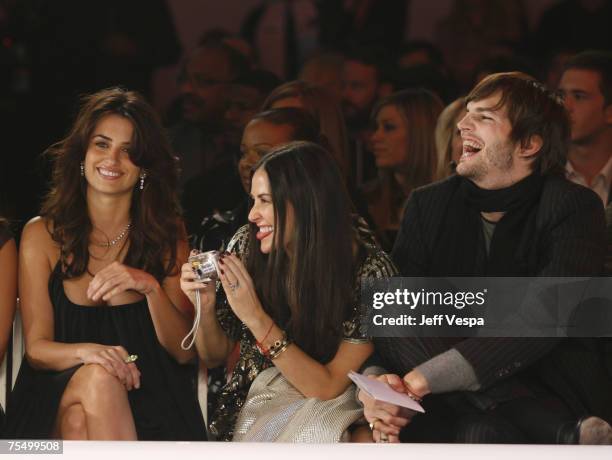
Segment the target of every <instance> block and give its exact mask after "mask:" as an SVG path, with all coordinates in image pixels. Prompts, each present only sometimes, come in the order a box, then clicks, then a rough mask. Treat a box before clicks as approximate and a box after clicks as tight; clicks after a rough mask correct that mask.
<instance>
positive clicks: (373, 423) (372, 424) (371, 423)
mask: <svg viewBox="0 0 612 460" xmlns="http://www.w3.org/2000/svg"><path fill="white" fill-rule="evenodd" d="M376 422H378V419H377V418H375V419H374V420H372V421H371V422H370V431H374V426H375V425H376Z"/></svg>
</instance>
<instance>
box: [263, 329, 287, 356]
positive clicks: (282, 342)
mask: <svg viewBox="0 0 612 460" xmlns="http://www.w3.org/2000/svg"><path fill="white" fill-rule="evenodd" d="M290 343H291V342H290V341H289V339H287V333H286V332H285V331H283V337H282V338H280V339H278V340H275V341H274V343H273V344H272V345H270V348H268V357H269V358H270V359H276V358H278V357H279V355H280V354H281V353H282V352H283V351H285V350H286V349H287V347H288V346H289V344H290Z"/></svg>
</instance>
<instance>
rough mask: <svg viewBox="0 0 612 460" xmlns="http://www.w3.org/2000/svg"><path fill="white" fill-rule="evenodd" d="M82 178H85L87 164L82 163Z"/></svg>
mask: <svg viewBox="0 0 612 460" xmlns="http://www.w3.org/2000/svg"><path fill="white" fill-rule="evenodd" d="M81 177H85V163H84V162H82V161H81Z"/></svg>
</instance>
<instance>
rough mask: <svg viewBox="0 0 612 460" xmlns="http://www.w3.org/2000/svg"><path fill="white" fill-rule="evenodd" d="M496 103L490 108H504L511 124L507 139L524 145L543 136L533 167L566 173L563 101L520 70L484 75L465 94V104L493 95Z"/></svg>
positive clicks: (566, 129) (543, 171)
mask: <svg viewBox="0 0 612 460" xmlns="http://www.w3.org/2000/svg"><path fill="white" fill-rule="evenodd" d="M498 93H499V95H500V99H499V102H498V103H497V105H496V106H495V107H491V109H492V110H499V109H501V108H505V109H506V112H507V114H508V119H509V120H510V124H511V126H512V131H511V132H510V139H511V140H512V141H514V142H517V143H520V144H521V145H522V146H525V145H526V144H527V143H528V142H529V139H530V138H531V136H534V135H538V136H540V137H541V138H542V142H543V143H542V147H541V148H540V151H539V152H538V154H537V156H536V159H535V162H534V164H533V170H534V171H535V172H538V173H540V174H542V175H544V174H555V175H563V174H565V163H566V161H567V160H566V159H567V150H568V146H569V140H570V122H569V118H568V115H567V112H566V110H565V108H564V107H563V102H562V101H561V99H560V98H559V97H558V96H557V94H556V93H554V92H552V91H550V90H549V89H548V88H547V87H546V86H544V85H543V84H542V83H540V82H538V81H537V80H536V79H535V78H533V77H532V76H530V75H527V74H525V73H522V72H505V73H494V74H491V75H489V76H487V77H485V78H484V79H483V80H482V81H481V82H480V83H478V84H477V85H476V86H475V87H474V89H472V91H471V92H470V94H468V96H467V97H466V99H465V101H466V104H468V103H469V102H472V101H480V100H482V99H486V98H488V97H490V96H493V95H495V94H498Z"/></svg>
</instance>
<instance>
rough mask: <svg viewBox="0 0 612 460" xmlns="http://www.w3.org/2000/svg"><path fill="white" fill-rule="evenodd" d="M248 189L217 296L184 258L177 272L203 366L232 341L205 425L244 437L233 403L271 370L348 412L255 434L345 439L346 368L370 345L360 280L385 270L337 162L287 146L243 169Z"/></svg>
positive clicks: (302, 145)
mask: <svg viewBox="0 0 612 460" xmlns="http://www.w3.org/2000/svg"><path fill="white" fill-rule="evenodd" d="M250 195H251V200H252V206H251V210H250V212H249V224H248V225H247V226H244V227H242V228H241V229H240V230H238V232H237V233H236V235H235V236H234V238H233V239H232V241H231V243H230V245H229V250H230V251H232V252H233V253H225V254H224V255H222V256H221V259H220V261H219V268H220V283H218V286H217V288H218V289H217V291H218V292H217V293H215V286H214V285H213V284H212V283H206V282H198V281H197V280H196V279H195V275H194V273H193V271H192V269H191V266H190V265H189V264H185V265H183V268H182V277H181V287H182V289H183V291H184V292H185V293H186V294H188V295H189V297H190V298H191V300H192V301H193V302H194V303H195V296H196V295H199V296H200V299H201V305H202V321H201V323H200V326H199V329H198V331H197V336H196V346H197V350H198V354H199V355H200V357H201V358H202V359H203V360H204V362H205V363H206V364H207V366H208V367H214V366H216V365H218V364H220V363H223V362H224V361H225V359H226V358H227V356H228V354H229V353H230V352H231V350H232V349H233V347H234V344H235V343H237V342H239V343H240V357H239V359H238V363H237V364H236V366H235V368H234V371H233V374H232V376H231V378H230V380H229V382H228V383H227V385H226V386H225V387H224V388H223V390H222V394H221V395H220V398H219V404H218V406H217V408H216V410H215V411H214V412H213V414H212V419H211V422H210V431H211V432H213V433H214V434H215V435H217V437H218V439H223V440H229V439H232V437H235V434H236V435H239V436H238V439H255V436H254V435H252V434H251V435H249V429H248V427H246V425H244V424H242V422H240V421H239V425H238V426H236V427H235V426H234V425H235V422H236V419H237V417H238V413H239V411H240V409H241V408H243V410H247V407H249V406H250V404H249V401H248V400H247V393H248V392H249V388H250V387H251V385H252V383H253V381H254V380H255V378H256V377H257V376H258V375H259V374H260V373H262V371H264V370H268V369H269V368H272V367H275V369H273V370H272V371H276V372H277V374H274V373H271V374H266V378H268V379H269V380H270V381H276V380H277V377H279V376H282V377H283V378H284V379H286V381H287V382H288V385H287V387H286V388H285V390H286V392H287V393H292V394H297V395H298V396H299V397H300V398H317V399H318V400H320V401H321V402H322V403H324V402H325V401H332V400H333V401H338V398H343V397H344V398H345V399H344V400H345V402H346V405H345V406H344V407H345V408H346V409H347V411H350V410H352V416H348V417H347V418H346V420H344V422H345V423H344V425H343V424H340V425H334V426H329V425H326V424H325V421H324V420H321V419H318V418H317V420H316V422H317V423H315V424H314V425H312V426H308V428H309V429H311V430H312V431H308V430H307V429H303V430H301V431H300V429H299V428H298V427H297V426H296V425H295V424H288V425H290V428H291V429H293V430H296V431H297V432H294V433H292V434H287V433H286V432H282V433H276V434H275V435H269V436H264V435H262V436H261V437H259V438H258V439H261V440H285V441H289V440H294V441H295V440H297V441H302V442H316V441H323V440H325V441H330V440H331V441H334V440H335V441H338V440H340V439H344V438H342V436H343V433H344V429H345V428H347V427H348V426H347V424H348V425H350V423H352V422H354V421H355V420H356V419H357V418H359V417H360V415H361V411H360V409H359V408H358V407H352V409H350V408H349V407H350V405H351V403H354V398H353V397H352V395H351V394H350V389H349V386H350V380H349V378H348V377H347V373H348V371H350V370H357V369H359V367H360V366H361V364H362V363H363V362H364V361H365V360H366V358H367V357H368V356H369V355H370V354H371V353H372V350H373V347H372V344H371V343H370V341H369V340H368V338H367V337H366V335H365V331H364V329H363V324H362V319H363V318H362V316H363V313H364V311H363V306H362V305H361V304H360V301H359V292H360V283H361V280H362V278H364V277H387V276H392V275H394V274H395V268H394V266H393V264H392V263H391V261H390V259H389V258H388V256H387V255H386V254H385V253H384V252H382V250H380V249H379V248H378V246H377V245H376V243H375V241H374V240H373V238H372V235H371V233H370V232H369V231H368V230H367V229H366V228H365V227H364V226H363V225H362V224H361V223H360V222H359V220H356V219H354V218H353V216H352V215H351V205H350V200H349V198H348V196H347V193H346V190H345V188H344V185H343V181H342V178H341V175H340V172H339V170H338V167H337V166H336V164H335V162H334V160H333V158H332V157H331V155H330V154H329V153H328V152H326V151H325V150H324V149H322V148H321V147H319V146H317V145H315V144H312V143H309V142H293V143H290V144H286V145H284V146H281V147H278V148H276V149H274V150H272V151H270V152H269V153H268V154H266V155H265V156H264V157H263V158H262V159H261V160H260V161H259V162H258V163H257V164H256V165H255V166H254V167H253V174H252V180H251V191H250ZM262 377H263V374H262ZM264 387H265V382H264ZM287 393H282V394H280V395H277V396H279V397H280V398H284V397H286V396H287ZM273 399H274V398H273ZM245 401H246V404H245ZM308 401H314V399H308ZM243 406H244V407H243ZM249 410H250V409H249ZM265 410H266V408H265V407H263V411H264V412H265ZM247 418H249V417H247ZM292 420H295V418H294V419H292ZM244 421H245V420H243V422H244ZM338 426H340V428H338ZM334 430H335V431H334ZM249 436H250V437H249ZM326 436H327V437H326Z"/></svg>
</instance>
